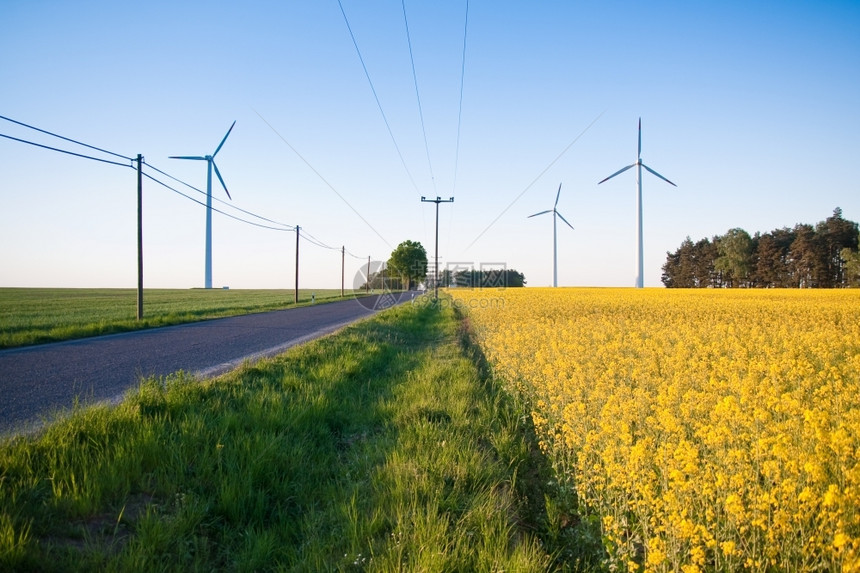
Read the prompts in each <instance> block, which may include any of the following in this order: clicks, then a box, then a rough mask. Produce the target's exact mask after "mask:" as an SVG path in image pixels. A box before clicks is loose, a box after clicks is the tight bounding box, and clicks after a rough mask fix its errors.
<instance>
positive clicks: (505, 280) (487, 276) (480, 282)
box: [439, 269, 526, 288]
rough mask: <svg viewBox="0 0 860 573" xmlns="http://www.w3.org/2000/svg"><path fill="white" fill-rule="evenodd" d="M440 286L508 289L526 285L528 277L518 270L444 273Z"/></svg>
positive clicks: (469, 270) (447, 271)
mask: <svg viewBox="0 0 860 573" xmlns="http://www.w3.org/2000/svg"><path fill="white" fill-rule="evenodd" d="M439 284H440V285H444V286H454V287H466V288H507V287H522V286H525V285H526V276H525V275H524V274H523V273H521V272H518V271H517V270H516V269H490V270H476V269H464V270H460V271H456V272H452V271H450V270H448V269H446V270H444V271H442V277H441V280H440V283H439Z"/></svg>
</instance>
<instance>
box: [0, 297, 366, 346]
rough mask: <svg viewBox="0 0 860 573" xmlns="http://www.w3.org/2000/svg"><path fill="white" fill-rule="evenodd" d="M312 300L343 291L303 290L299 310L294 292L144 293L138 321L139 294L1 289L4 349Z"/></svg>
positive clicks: (0, 328)
mask: <svg viewBox="0 0 860 573" xmlns="http://www.w3.org/2000/svg"><path fill="white" fill-rule="evenodd" d="M355 294H356V295H362V294H363V293H360V292H358V293H355ZM346 296H349V297H351V296H353V292H352V291H348V292H347V293H346ZM312 298H313V301H314V302H323V301H332V300H340V299H341V296H340V289H316V290H299V303H298V305H296V304H295V291H292V290H235V289H231V290H224V289H211V290H205V289H187V290H177V289H153V290H144V293H143V299H144V309H143V310H144V318H143V320H137V291H136V290H135V289H43V288H0V348H11V347H16V346H26V345H30V344H40V343H44V342H57V341H61V340H70V339H73V338H84V337H87V336H97V335H101V334H114V333H117V332H127V331H130V330H139V329H142V328H152V327H156V326H168V325H171V324H181V323H185V322H194V321H197V320H205V319H209V318H220V317H225V316H234V315H237V314H248V313H252V312H264V311H267V310H278V309H283V308H288V307H291V306H305V305H309V304H311V300H312Z"/></svg>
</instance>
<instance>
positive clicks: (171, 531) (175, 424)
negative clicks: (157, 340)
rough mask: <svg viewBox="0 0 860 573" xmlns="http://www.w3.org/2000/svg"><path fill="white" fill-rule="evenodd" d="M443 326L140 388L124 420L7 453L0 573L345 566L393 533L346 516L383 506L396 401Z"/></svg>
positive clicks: (398, 328)
mask: <svg viewBox="0 0 860 573" xmlns="http://www.w3.org/2000/svg"><path fill="white" fill-rule="evenodd" d="M443 327H444V319H443V318H442V317H441V316H440V315H439V313H438V312H433V311H432V310H415V309H394V310H392V311H390V312H388V313H384V314H381V315H378V316H377V317H376V318H375V319H374V320H368V321H364V322H362V323H359V324H357V325H354V326H351V327H348V328H346V329H345V330H344V331H342V332H341V333H339V334H338V335H336V336H331V337H327V338H324V339H321V340H318V341H316V342H313V343H311V344H308V345H305V346H302V347H299V348H296V349H293V350H291V351H289V352H287V353H286V354H284V355H281V356H279V357H277V358H274V359H271V360H267V361H262V362H259V363H257V364H256V365H254V366H250V365H246V366H244V367H242V368H240V369H238V370H237V371H235V372H233V373H231V374H228V375H225V376H223V377H221V378H219V379H216V380H212V381H203V382H200V381H198V380H195V379H193V378H192V377H190V376H187V375H185V374H183V373H178V374H176V375H174V376H171V377H168V378H166V379H158V380H155V379H152V380H147V381H144V382H142V383H141V385H140V387H139V389H138V390H136V391H135V392H131V393H130V394H129V396H128V397H127V398H126V400H125V401H124V402H123V403H122V404H120V405H119V406H117V407H116V408H107V407H93V408H86V409H82V410H80V411H78V412H76V413H74V414H73V415H72V416H71V417H70V418H69V419H67V420H64V421H61V422H59V423H57V424H54V425H52V426H49V427H47V428H45V429H44V430H43V431H42V432H41V433H40V434H39V435H38V436H35V437H31V438H17V439H14V440H10V441H8V442H7V443H5V444H3V445H2V448H0V484H2V488H0V569H3V570H22V571H29V570H40V571H74V570H79V571H83V570H92V569H103V568H116V569H121V570H124V569H136V570H150V569H158V570H183V571H184V570H190V569H197V568H206V569H211V568H229V569H233V568H236V569H247V570H254V569H266V568H270V567H272V564H273V563H282V564H283V563H291V564H301V565H298V568H299V569H305V570H327V569H330V568H341V565H343V563H341V561H342V560H343V558H345V557H347V554H348V553H350V551H351V550H352V549H353V548H354V547H353V546H356V547H357V543H358V542H357V541H356V540H355V536H356V535H360V536H362V537H365V538H367V537H371V538H379V537H380V536H382V537H385V536H386V535H388V534H389V529H390V528H391V524H390V523H386V521H385V520H384V519H376V520H375V521H374V519H373V516H372V508H371V509H368V508H363V511H366V512H370V513H371V519H369V520H368V519H365V518H362V520H363V521H366V522H368V523H369V525H368V524H363V525H362V526H361V527H362V531H360V532H356V531H353V532H352V534H350V532H349V528H350V527H353V528H354V527H355V525H354V524H353V525H352V526H350V525H349V523H350V520H349V518H344V516H343V514H344V513H345V509H344V508H347V509H348V508H349V504H350V503H351V500H352V499H353V498H354V496H355V495H356V494H361V495H364V496H372V495H373V494H374V491H373V484H372V482H371V481H370V478H371V476H372V473H373V471H374V469H375V468H377V467H378V466H380V465H381V464H384V463H385V460H386V459H387V457H388V456H389V454H390V450H391V447H392V446H393V445H394V444H396V441H397V428H396V426H395V422H394V416H395V415H396V412H394V411H393V410H392V409H391V406H390V402H391V401H392V392H393V389H394V388H395V387H396V386H397V385H398V384H401V383H403V381H404V380H407V379H408V378H409V373H410V372H411V371H412V370H414V369H415V368H416V367H418V366H419V364H420V363H421V362H422V361H423V360H426V359H427V356H426V353H427V352H428V351H429V349H430V348H432V346H433V345H434V344H435V342H437V341H438V340H439V339H440V338H441V337H442V336H443V335H444V332H443V330H444V328H443ZM347 513H348V512H347ZM352 559H354V558H352ZM351 562H352V561H350V563H351Z"/></svg>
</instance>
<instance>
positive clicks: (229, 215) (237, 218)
mask: <svg viewBox="0 0 860 573" xmlns="http://www.w3.org/2000/svg"><path fill="white" fill-rule="evenodd" d="M141 175H143V176H144V177H146V178H147V179H150V180H152V181H155V182H156V183H158V184H159V185H161V186H162V187H166V188H167V189H170V190H171V191H173V192H174V193H176V194H178V195H182V196H183V197H185V198H186V199H188V200H190V201H194V202H195V203H197V204H198V205H202V206H204V207H207V205H206V203H204V202H202V201H200V200H198V199H195V198H194V197H192V196H191V195H187V194H185V193H183V192H182V191H180V190H178V189H176V188H175V187H171V186H170V185H168V184H167V183H165V182H163V181H161V180H159V179H156V178H155V177H153V176H152V175H150V174H149V173H141ZM208 208H209V209H212V210H213V211H215V212H216V213H220V214H222V215H224V216H226V217H230V218H231V219H235V220H236V221H240V222H242V223H247V224H248V225H253V226H255V227H261V228H263V229H271V230H273V231H294V230H295V227H291V226H288V225H284V227H272V226H270V225H263V224H261V223H255V222H254V221H248V220H247V219H242V218H241V217H237V216H236V215H231V214H230V213H226V212H224V211H221V210H220V209H216V208H215V207H208ZM279 224H281V223H279Z"/></svg>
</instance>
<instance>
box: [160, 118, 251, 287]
mask: <svg viewBox="0 0 860 573" xmlns="http://www.w3.org/2000/svg"><path fill="white" fill-rule="evenodd" d="M235 125H236V122H235V121H234V122H233V124H232V125H231V126H230V129H228V130H227V135H225V136H224V139H222V140H221V143H219V144H218V147H216V148H215V153H213V154H212V155H171V156H170V159H191V160H194V161H205V162H206V261H205V271H204V272H205V274H204V278H203V286H204V287H205V288H212V169H213V168H214V169H215V175H217V176H218V181H220V182H221V186H222V187H223V188H224V192H225V193H227V198H228V199H230V200H231V201H232V200H233V198H232V197H230V192H229V191H227V184H226V183H224V178H223V177H221V172H220V171H218V166H217V165H215V156H216V155H218V152H219V151H221V147H222V146H223V145H224V142H225V141H227V137H228V136H229V135H230V132H231V131H233V126H235Z"/></svg>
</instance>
